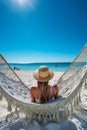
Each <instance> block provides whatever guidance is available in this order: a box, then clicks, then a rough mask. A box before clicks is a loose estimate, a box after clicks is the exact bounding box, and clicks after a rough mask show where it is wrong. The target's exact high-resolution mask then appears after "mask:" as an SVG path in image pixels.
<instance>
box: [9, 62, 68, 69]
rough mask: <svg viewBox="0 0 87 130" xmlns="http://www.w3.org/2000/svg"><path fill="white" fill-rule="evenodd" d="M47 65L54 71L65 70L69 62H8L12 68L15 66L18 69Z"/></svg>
mask: <svg viewBox="0 0 87 130" xmlns="http://www.w3.org/2000/svg"><path fill="white" fill-rule="evenodd" d="M44 65H45V66H48V67H49V68H50V69H52V70H54V71H65V70H66V69H67V68H68V67H69V65H70V62H64V63H60V62H55V63H53V62H52V63H27V64H26V63H21V64H19V63H10V66H11V67H12V68H13V69H14V68H15V67H17V68H18V69H20V70H33V71H34V70H36V69H38V68H39V67H40V66H44Z"/></svg>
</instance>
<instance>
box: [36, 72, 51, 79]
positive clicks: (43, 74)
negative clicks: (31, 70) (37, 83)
mask: <svg viewBox="0 0 87 130" xmlns="http://www.w3.org/2000/svg"><path fill="white" fill-rule="evenodd" d="M38 73H39V76H40V77H42V78H45V77H48V75H49V71H45V72H43V71H39V72H38Z"/></svg>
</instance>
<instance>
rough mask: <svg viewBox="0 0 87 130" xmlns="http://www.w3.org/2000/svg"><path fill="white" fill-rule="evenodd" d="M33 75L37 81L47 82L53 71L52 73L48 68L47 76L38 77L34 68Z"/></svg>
mask: <svg viewBox="0 0 87 130" xmlns="http://www.w3.org/2000/svg"><path fill="white" fill-rule="evenodd" d="M33 76H34V78H35V79H36V80H37V81H39V82H47V81H49V80H51V79H52V78H53V76H54V73H53V71H51V70H49V75H48V76H47V77H45V78H42V77H40V76H39V75H38V70H36V71H35V72H34V73H33Z"/></svg>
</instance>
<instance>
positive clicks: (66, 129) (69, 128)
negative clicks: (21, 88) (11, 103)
mask: <svg viewBox="0 0 87 130" xmlns="http://www.w3.org/2000/svg"><path fill="white" fill-rule="evenodd" d="M15 72H16V73H17V74H18V75H19V77H20V78H21V80H22V81H23V82H24V83H26V85H27V86H28V87H29V88H30V87H31V86H33V85H36V80H35V79H34V78H33V71H23V70H19V71H15ZM63 73H64V72H58V71H55V72H54V78H53V79H52V80H51V81H50V82H49V83H50V84H51V85H53V84H55V83H56V82H57V80H58V79H59V77H60V76H61V75H62V74H63ZM81 100H82V102H81V104H80V106H79V107H78V109H76V110H75V111H74V113H73V115H72V118H71V119H69V120H67V121H65V122H62V123H60V124H57V123H53V122H52V123H49V124H48V125H44V126H42V125H40V124H39V123H38V122H36V121H34V122H32V123H31V124H28V125H27V127H26V128H25V129H24V128H23V129H22V130H44V129H45V130H87V90H86V89H84V88H82V91H81ZM7 114H9V112H8V111H7V102H6V100H5V99H3V100H2V101H0V117H3V116H6V115H7ZM15 125H17V124H15ZM19 126H20V124H19ZM9 127H10V128H9V129H10V130H14V129H13V127H11V126H9ZM15 128H16V130H19V128H20V127H18V126H17V127H15ZM20 130H21V129H20Z"/></svg>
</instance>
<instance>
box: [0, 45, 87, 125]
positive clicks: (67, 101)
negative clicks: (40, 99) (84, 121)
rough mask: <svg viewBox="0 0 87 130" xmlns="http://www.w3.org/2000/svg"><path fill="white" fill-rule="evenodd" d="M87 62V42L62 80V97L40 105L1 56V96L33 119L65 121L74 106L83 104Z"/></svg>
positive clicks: (41, 121)
mask: <svg viewBox="0 0 87 130" xmlns="http://www.w3.org/2000/svg"><path fill="white" fill-rule="evenodd" d="M86 64H87V45H85V47H84V48H83V49H82V51H81V52H80V53H79V55H78V56H77V57H76V58H75V60H74V61H73V62H72V63H71V65H70V67H69V68H68V69H67V70H66V72H65V73H64V74H63V75H62V76H61V77H60V79H59V80H58V82H57V83H58V86H59V88H60V95H61V96H60V97H59V98H58V99H57V100H55V101H54V102H48V103H45V104H36V103H32V102H31V101H30V96H29V88H28V87H27V86H26V85H25V84H24V83H23V82H22V81H21V79H20V78H19V76H18V75H17V74H16V73H15V72H14V71H13V70H12V68H11V67H10V66H9V64H8V63H7V61H6V60H5V59H4V58H3V56H2V55H0V92H1V95H0V97H2V95H4V97H5V98H6V100H7V102H8V110H11V105H12V104H13V105H15V106H16V108H20V110H22V111H23V112H24V113H25V114H26V115H27V116H28V118H29V120H30V121H32V120H36V121H38V122H40V123H48V122H52V121H55V122H61V121H63V120H65V119H67V118H68V117H69V116H70V115H71V112H72V111H73V109H74V107H76V106H77V105H79V102H80V90H81V87H82V85H83V82H84V81H86V77H87V65H86Z"/></svg>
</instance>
